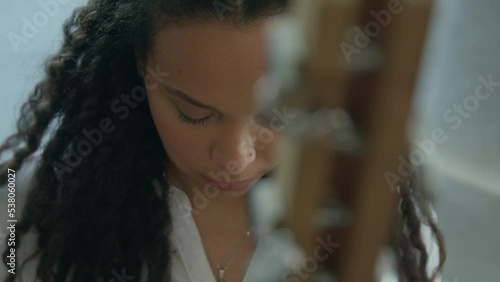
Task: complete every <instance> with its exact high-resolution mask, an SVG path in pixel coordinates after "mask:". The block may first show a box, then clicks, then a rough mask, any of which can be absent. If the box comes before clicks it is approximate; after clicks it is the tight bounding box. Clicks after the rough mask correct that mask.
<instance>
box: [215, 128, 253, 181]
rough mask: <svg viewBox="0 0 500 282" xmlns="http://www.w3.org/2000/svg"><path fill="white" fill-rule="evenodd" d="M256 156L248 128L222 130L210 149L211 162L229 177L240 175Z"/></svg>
mask: <svg viewBox="0 0 500 282" xmlns="http://www.w3.org/2000/svg"><path fill="white" fill-rule="evenodd" d="M256 155H257V153H256V150H255V144H254V138H252V135H251V132H250V130H249V128H248V126H242V125H233V126H231V127H227V128H226V129H224V131H223V132H222V133H221V134H219V136H218V138H217V141H216V142H214V143H213V146H212V149H211V158H212V160H213V161H214V162H215V163H216V164H217V165H218V166H219V167H221V168H223V169H224V170H226V171H227V172H228V173H229V174H231V175H237V174H240V173H242V172H243V171H244V170H245V169H246V168H247V167H248V166H249V165H250V164H252V163H253V162H254V161H255V158H256Z"/></svg>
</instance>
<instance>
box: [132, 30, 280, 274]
mask: <svg viewBox="0 0 500 282" xmlns="http://www.w3.org/2000/svg"><path fill="white" fill-rule="evenodd" d="M265 23H266V21H265V20H262V21H260V22H257V23H256V24H255V25H253V26H251V27H248V28H246V29H245V30H243V31H242V30H237V29H235V28H233V27H231V26H229V25H226V24H223V23H192V24H189V25H185V26H177V27H167V28H165V29H164V30H162V31H161V32H159V33H158V34H157V35H156V37H155V38H154V42H155V44H154V49H153V51H152V52H151V54H150V56H149V58H148V61H147V62H140V61H138V62H137V66H138V71H139V73H140V74H144V73H146V72H145V71H144V70H145V66H147V67H150V68H151V69H153V70H154V69H159V70H161V72H166V73H168V76H167V77H166V78H165V79H162V80H161V81H158V79H155V78H154V77H153V76H151V75H143V78H144V80H145V83H146V85H148V86H149V87H147V90H148V91H147V92H148V103H149V105H150V108H151V114H152V117H153V120H154V122H155V124H156V127H157V129H158V132H159V135H160V137H161V140H162V143H163V146H164V148H165V150H166V152H167V154H168V155H169V157H170V159H171V160H172V162H170V163H166V164H165V165H166V166H167V167H168V172H169V174H168V177H169V179H170V182H171V184H173V185H174V186H176V187H178V188H180V189H182V190H183V191H184V192H186V194H187V195H188V197H189V198H190V201H191V204H192V205H193V212H192V214H193V218H194V219H195V222H196V224H197V227H198V230H199V232H200V236H201V238H202V242H203V245H204V248H205V252H206V253H207V254H208V256H209V257H210V258H215V260H216V261H218V262H220V263H221V264H225V263H226V262H227V260H228V259H229V258H230V257H231V256H232V254H233V252H234V250H235V248H236V246H237V245H238V244H239V243H240V241H241V239H242V237H243V235H244V234H245V233H246V230H248V229H249V227H250V221H249V215H248V206H247V199H246V198H247V193H248V191H249V190H250V189H251V186H250V187H249V188H248V189H246V190H244V191H238V192H234V191H224V190H220V189H218V188H215V187H213V186H209V188H210V189H208V191H211V193H209V195H211V196H213V195H216V196H215V197H208V196H207V199H208V205H200V204H199V202H196V201H195V195H197V194H198V195H200V193H201V194H203V195H207V192H206V191H207V182H206V181H205V179H204V178H203V176H205V177H210V178H212V179H213V178H214V175H225V176H228V175H229V176H230V179H225V180H229V181H230V182H233V181H241V180H246V179H249V178H256V179H258V178H260V177H262V176H263V175H264V174H266V173H267V172H269V171H271V170H272V169H274V168H275V167H276V165H277V157H276V154H275V151H276V148H277V144H279V142H280V141H279V140H280V138H279V135H278V134H276V135H275V136H274V137H275V138H274V139H273V140H272V141H271V142H269V140H266V141H265V142H262V139H261V138H259V133H262V131H263V130H268V131H269V127H266V126H265V125H264V124H262V123H260V122H259V119H258V118H256V116H258V114H259V112H258V109H257V106H256V101H255V94H254V90H253V89H254V85H255V83H256V81H257V80H258V79H259V78H260V77H261V76H262V75H264V74H265V73H266V61H265V52H264V51H265V50H264V48H263V47H264V46H265V42H264V37H263V35H264V31H265V30H264V27H265ZM157 82H161V83H159V84H158V83H157ZM164 86H166V87H164ZM173 89H176V90H179V91H181V92H183V93H184V94H185V95H187V96H189V98H190V99H193V100H196V101H198V102H201V103H203V104H206V105H209V106H211V107H212V108H214V109H215V110H211V109H206V108H203V107H199V106H196V105H193V104H192V103H189V102H187V101H186V99H183V98H181V97H180V96H179V95H176V94H175V93H176V92H177V91H175V90H173ZM178 110H179V111H181V113H183V114H184V115H185V116H188V117H190V118H192V119H201V118H205V117H210V118H209V119H208V121H207V122H206V123H204V124H200V125H193V124H187V123H185V122H183V121H181V120H180V119H179V118H178ZM219 180H224V178H219ZM253 183H255V181H254V182H253ZM197 192H199V193H197ZM250 238H251V237H250ZM254 249H255V242H253V241H252V240H251V239H248V240H247V241H246V242H245V243H244V245H243V247H242V249H241V250H240V252H239V253H238V255H237V256H236V258H235V259H234V261H233V262H232V263H231V267H230V268H229V269H228V271H227V272H226V278H227V280H228V281H241V280H242V278H243V276H244V273H245V271H246V262H247V261H248V260H249V259H250V258H251V255H252V253H253V250H254ZM210 263H211V266H212V269H213V271H214V273H216V268H215V263H214V262H213V261H210Z"/></svg>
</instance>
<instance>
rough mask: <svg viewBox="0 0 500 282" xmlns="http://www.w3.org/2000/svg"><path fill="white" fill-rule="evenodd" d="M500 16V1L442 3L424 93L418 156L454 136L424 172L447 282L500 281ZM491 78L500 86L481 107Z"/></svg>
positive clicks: (419, 104) (420, 92) (429, 158)
mask: <svg viewBox="0 0 500 282" xmlns="http://www.w3.org/2000/svg"><path fill="white" fill-rule="evenodd" d="M499 12H500V1H498V0H478V1H468V0H438V1H437V2H436V7H435V11H434V17H433V20H432V22H431V28H430V33H429V36H428V41H427V46H426V50H425V53H424V58H423V62H422V63H423V64H422V68H421V73H420V80H419V83H418V87H417V98H416V100H415V104H414V110H415V111H414V112H415V124H414V128H413V134H414V135H413V137H412V138H411V139H410V140H411V141H413V146H414V150H421V149H420V147H419V145H418V142H420V144H423V143H422V142H423V140H425V139H429V138H431V137H432V132H433V130H435V129H439V128H440V129H442V130H443V131H444V132H445V134H446V136H447V139H446V140H445V141H444V142H442V143H439V144H435V145H436V146H435V150H434V151H432V150H430V149H431V146H428V149H429V152H430V153H429V154H426V155H425V156H426V162H425V164H424V168H425V171H426V172H427V181H428V187H429V188H431V189H432V191H433V192H434V194H435V200H436V202H435V205H434V206H435V209H436V212H437V215H438V219H439V225H440V226H441V228H442V230H443V232H444V235H445V237H446V240H447V247H448V262H447V264H446V267H445V275H444V278H445V279H447V280H448V281H457V282H458V281H460V282H464V281H467V282H469V281H471V282H472V281H485V282H495V281H500V244H499V240H500V30H499V28H500V17H499V16H498V15H499ZM489 77H491V79H492V80H493V81H494V82H496V85H497V86H496V87H493V91H492V92H491V93H492V94H491V96H490V97H489V98H486V99H485V100H479V99H477V100H476V99H475V98H474V96H475V95H476V94H475V92H476V89H477V88H478V87H479V85H481V84H483V83H482V81H483V79H481V78H484V79H486V80H488V78H489ZM480 91H481V92H480V93H482V94H486V93H488V92H489V91H488V90H486V87H485V86H484V87H483V88H482V89H481V90H480ZM476 98H477V97H476ZM474 100H476V101H479V103H477V104H476V103H475V101H474Z"/></svg>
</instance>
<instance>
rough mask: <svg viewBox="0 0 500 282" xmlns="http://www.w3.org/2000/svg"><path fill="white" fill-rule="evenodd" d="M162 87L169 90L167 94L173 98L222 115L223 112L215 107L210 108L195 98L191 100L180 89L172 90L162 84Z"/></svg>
mask: <svg viewBox="0 0 500 282" xmlns="http://www.w3.org/2000/svg"><path fill="white" fill-rule="evenodd" d="M162 86H163V87H164V88H165V90H167V93H168V94H170V95H172V96H175V97H178V98H180V99H182V100H184V101H186V102H188V103H190V104H192V105H194V106H197V107H200V108H204V109H207V110H211V111H214V112H217V113H222V111H220V110H218V109H217V108H215V107H213V106H210V105H207V104H204V103H202V102H200V101H198V100H195V99H193V98H191V97H190V96H189V95H187V94H186V93H184V92H182V91H181V90H179V89H175V88H172V87H169V86H167V85H165V84H162Z"/></svg>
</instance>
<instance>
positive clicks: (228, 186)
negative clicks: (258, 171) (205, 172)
mask: <svg viewBox="0 0 500 282" xmlns="http://www.w3.org/2000/svg"><path fill="white" fill-rule="evenodd" d="M203 178H204V179H205V181H206V182H207V183H208V184H212V185H214V186H216V187H217V188H219V189H220V190H227V191H238V190H245V189H247V188H248V187H249V186H250V185H251V184H253V183H254V182H255V181H257V180H258V179H259V178H258V177H253V178H249V179H246V180H240V181H231V182H225V181H218V180H214V179H211V178H208V177H205V176H203Z"/></svg>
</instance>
